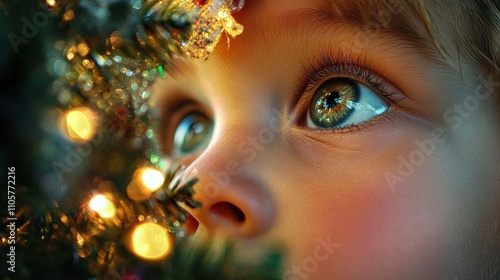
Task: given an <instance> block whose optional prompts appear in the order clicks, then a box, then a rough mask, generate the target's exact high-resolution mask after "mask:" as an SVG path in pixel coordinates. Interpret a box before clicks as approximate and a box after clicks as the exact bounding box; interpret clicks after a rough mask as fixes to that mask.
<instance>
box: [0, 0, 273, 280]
mask: <svg viewBox="0 0 500 280" xmlns="http://www.w3.org/2000/svg"><path fill="white" fill-rule="evenodd" d="M237 3H238V5H235V4H234V3H232V1H229V2H227V3H226V2H225V1H216V0H215V1H207V2H206V3H205V1H191V0H165V1H161V0H160V1H156V0H101V1H92V0H79V1H77V0H59V1H57V0H46V1H45V2H35V1H24V0H23V1H9V2H1V4H0V7H1V9H2V14H1V16H0V23H1V24H0V35H1V36H0V54H1V56H0V66H1V67H0V77H1V79H2V95H1V102H0V106H1V110H0V112H1V113H0V114H1V115H2V120H3V121H2V123H3V127H4V133H3V134H4V137H2V140H1V141H2V145H1V149H2V151H1V154H2V158H1V161H0V163H1V167H2V170H4V172H5V173H4V174H5V175H4V176H5V181H6V184H7V185H6V187H5V188H4V193H3V194H2V195H1V196H0V197H1V202H2V203H1V205H2V215H1V217H2V222H3V223H4V225H5V226H3V227H2V229H1V230H0V235H1V238H2V248H3V249H2V254H5V255H6V256H7V261H6V262H2V264H1V266H0V268H1V271H2V272H1V273H2V275H4V276H2V279H95V278H97V279H280V278H281V272H280V268H281V256H280V254H279V253H278V252H277V251H274V250H269V251H266V252H263V255H262V257H261V258H259V259H256V260H245V261H243V260H239V259H238V258H237V257H235V254H234V247H233V246H232V244H231V243H230V242H228V243H227V244H226V245H225V246H224V247H223V248H222V249H221V248H218V249H217V250H214V249H213V248H210V247H207V246H205V245H193V243H192V242H191V241H190V240H189V238H187V237H185V236H184V235H185V234H184V230H183V227H182V225H183V223H184V221H185V218H186V212H185V210H184V209H183V208H182V207H180V203H183V204H184V205H187V206H188V207H193V208H196V207H201V205H200V204H199V203H198V202H197V201H196V200H194V199H193V194H194V192H195V191H196V182H197V179H196V178H192V177H187V176H186V175H185V174H184V173H183V170H184V169H183V167H182V166H177V165H175V163H171V162H169V160H168V159H166V158H164V157H163V156H162V154H161V152H160V151H159V149H158V145H157V143H156V131H155V121H156V117H157V113H156V112H155V110H154V108H152V106H151V105H150V103H149V100H150V95H151V92H150V91H149V86H150V85H151V83H152V82H153V81H154V80H155V79H157V78H161V77H162V76H164V75H167V73H168V71H167V69H168V68H169V67H170V66H169V62H170V61H171V60H172V59H175V58H176V57H180V56H188V57H192V58H193V59H205V58H207V57H208V56H209V55H210V53H211V52H212V50H213V49H214V47H215V45H216V44H217V42H218V41H219V39H220V37H221V36H222V35H223V34H228V35H229V36H237V35H238V34H240V33H241V32H242V28H243V27H242V26H241V25H239V24H238V23H236V22H235V20H234V18H233V17H232V16H231V12H232V11H234V10H237V9H238V8H241V5H242V3H243V1H237Z"/></svg>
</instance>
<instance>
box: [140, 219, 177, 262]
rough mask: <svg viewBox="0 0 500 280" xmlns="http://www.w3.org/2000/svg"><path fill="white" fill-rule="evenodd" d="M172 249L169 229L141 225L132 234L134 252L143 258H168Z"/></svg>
mask: <svg viewBox="0 0 500 280" xmlns="http://www.w3.org/2000/svg"><path fill="white" fill-rule="evenodd" d="M171 247H172V242H171V239H170V237H169V235H168V232H167V229H166V228H164V227H162V226H160V225H157V224H155V223H150V222H148V223H144V224H140V225H139V226H137V227H136V228H135V229H134V232H133V233H132V250H133V251H134V253H136V254H137V255H138V256H139V257H141V258H144V259H148V260H157V259H161V258H163V257H165V256H167V254H168V253H169V252H170V250H171Z"/></svg>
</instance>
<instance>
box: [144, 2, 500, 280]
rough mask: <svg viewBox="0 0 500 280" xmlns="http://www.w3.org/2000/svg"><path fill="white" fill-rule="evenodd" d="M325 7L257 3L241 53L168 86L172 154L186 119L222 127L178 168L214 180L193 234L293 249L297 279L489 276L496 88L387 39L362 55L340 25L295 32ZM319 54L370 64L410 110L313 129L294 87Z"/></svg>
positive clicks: (163, 100)
mask: <svg viewBox="0 0 500 280" xmlns="http://www.w3.org/2000/svg"><path fill="white" fill-rule="evenodd" d="M323 2H324V1H310V0H296V1H285V0H262V1H247V3H246V4H245V7H244V8H243V10H242V11H241V12H239V13H237V14H235V18H236V19H237V21H238V22H239V23H241V24H243V26H244V27H245V30H244V32H243V34H242V35H240V36H238V37H237V38H235V39H232V40H231V44H230V47H229V48H228V47H227V46H226V45H225V42H224V40H225V39H224V38H223V39H222V40H221V43H220V44H219V45H218V46H217V48H216V49H215V51H214V53H213V54H212V55H211V56H210V58H209V59H208V60H206V61H199V60H184V61H179V62H177V65H176V66H177V68H176V70H174V72H172V75H171V76H170V77H167V78H165V79H162V80H161V81H159V82H157V83H156V84H155V85H154V87H153V91H155V92H157V101H156V102H157V104H159V105H158V106H159V107H160V108H161V109H162V111H163V112H162V118H163V124H164V127H163V128H164V131H163V134H162V143H163V144H164V146H165V151H166V153H169V151H170V150H171V149H172V144H171V142H172V138H173V132H174V131H175V129H176V126H177V125H178V122H179V121H180V119H181V118H182V117H183V116H184V115H185V114H187V113H189V112H191V111H201V112H203V113H204V114H206V115H207V116H209V117H210V118H212V119H213V120H214V130H213V133H212V136H211V138H210V140H209V143H208V144H206V145H205V146H203V147H202V148H200V149H199V150H197V151H195V152H192V153H188V154H183V155H176V154H172V155H171V156H173V157H175V158H176V159H177V160H178V161H179V162H181V163H184V164H186V165H187V166H188V167H187V171H188V173H190V174H191V175H196V176H198V177H199V179H200V181H199V183H198V184H197V186H196V191H197V193H196V196H195V197H196V198H197V199H198V200H199V201H200V202H201V203H202V204H203V207H202V208H201V209H197V210H192V209H187V210H188V211H189V212H190V213H191V214H192V216H193V217H194V218H190V220H189V222H188V230H191V231H194V232H195V233H194V236H195V238H199V239H209V240H212V239H222V238H224V237H228V236H229V237H230V238H234V239H237V240H238V241H239V245H240V246H241V247H242V248H241V249H242V252H245V253H244V254H251V253H252V250H253V249H256V248H257V249H262V248H266V247H265V246H268V245H276V244H279V245H281V246H282V247H283V248H285V249H286V256H287V258H286V267H285V275H284V279H290V280H291V279H455V277H458V279H468V278H469V277H472V278H475V277H478V275H479V273H482V272H481V269H480V267H481V265H480V264H484V263H487V261H488V259H490V258H492V257H493V256H494V255H495V253H491V254H490V253H488V251H491V248H490V247H491V245H484V244H491V242H493V241H494V239H492V237H491V233H492V229H493V228H494V225H495V223H496V222H497V221H498V220H499V219H498V217H499V215H498V213H499V211H498V210H499V209H498V207H497V206H495V205H500V204H499V188H498V187H499V186H498V183H497V182H498V181H500V180H499V179H500V176H499V174H498V166H499V164H500V163H499V158H500V156H499V154H500V151H499V148H498V142H499V140H500V132H499V131H498V128H496V127H495V126H494V125H491V124H496V123H498V116H497V115H496V112H495V111H494V110H493V109H492V108H491V104H492V102H493V101H492V96H493V94H494V93H492V92H490V93H489V94H487V93H484V91H479V92H480V93H482V94H483V95H482V96H483V97H484V98H482V99H483V100H479V99H477V98H476V99H477V100H479V101H478V104H479V105H478V106H472V105H471V104H473V103H467V102H471V100H469V101H467V102H466V101H465V100H467V97H468V96H470V95H471V94H472V95H474V94H475V93H476V92H478V81H480V80H478V77H482V79H483V80H487V78H488V75H487V74H486V73H481V72H479V71H478V70H477V69H476V67H474V66H471V65H466V64H463V65H462V68H461V70H460V71H461V72H460V71H457V70H453V69H454V68H453V67H448V66H446V65H443V64H441V63H437V62H436V61H435V60H432V59H430V58H429V56H427V55H425V54H423V53H422V52H421V51H416V50H412V49H411V48H409V47H408V46H407V45H405V44H404V42H405V41H404V40H401V38H398V39H396V38H390V37H387V36H382V35H380V34H378V33H374V35H373V36H370V41H369V44H364V45H363V46H360V47H359V48H352V46H355V45H356V42H354V41H353V40H354V39H353V38H354V34H359V31H360V30H359V29H357V28H356V27H354V26H351V25H349V24H342V23H340V22H338V21H335V19H334V18H333V17H332V18H331V22H332V23H331V24H330V25H328V26H322V27H321V28H317V26H318V25H314V24H315V23H317V21H316V20H315V19H314V18H313V19H312V20H310V21H305V20H302V21H284V20H281V19H282V17H283V16H284V15H286V14H288V13H290V12H291V11H292V10H297V9H303V8H311V7H315V8H319V9H324V4H323ZM312 26H314V27H315V28H311V27H312ZM429 51H434V52H435V51H436V50H429ZM319 53H325V54H327V55H329V56H332V57H336V56H341V57H349V58H351V59H350V61H358V60H359V61H362V63H365V62H366V63H365V64H367V65H363V66H364V67H366V68H369V69H370V71H372V72H373V73H375V74H376V75H377V76H378V77H380V79H381V80H383V81H384V82H385V83H387V84H388V91H390V92H392V93H393V95H392V97H393V98H394V97H396V98H395V99H398V100H400V101H399V102H397V104H396V103H395V102H392V101H391V100H388V99H385V100H386V102H387V103H388V104H389V105H390V106H391V109H390V110H389V111H388V112H386V113H384V114H383V115H381V116H377V117H375V118H373V119H372V120H369V122H368V123H365V124H362V125H360V126H359V127H357V128H354V129H333V130H332V129H328V130H321V129H314V128H308V127H305V126H304V122H303V121H301V120H302V119H303V117H304V116H305V115H306V112H307V110H308V108H309V106H310V100H311V97H309V98H307V97H300V96H305V95H306V94H307V93H301V92H298V91H297V90H296V88H297V86H296V85H297V84H299V82H300V81H301V80H303V79H304V78H303V76H304V69H305V68H307V67H308V65H309V64H310V63H312V62H313V61H315V59H316V57H317V56H318V54H319ZM348 60H349V59H348ZM344 76H347V77H350V76H349V75H344ZM334 77H337V76H336V75H331V76H327V77H325V78H323V79H322V80H321V81H319V82H318V86H319V85H320V84H321V83H322V82H325V81H327V80H329V79H331V78H334ZM361 82H362V81H361ZM487 85H488V86H489V89H491V87H492V86H496V85H495V84H493V85H491V84H489V83H488V84H487ZM481 88H482V89H483V88H488V87H487V86H484V87H481ZM315 89H317V86H316V87H315V88H313V89H311V90H310V91H309V95H307V96H312V95H311V94H313V93H314V91H315ZM496 90H497V91H498V87H497V88H496ZM373 93H374V94H381V93H379V92H377V91H376V90H374V91H373ZM380 96H382V98H385V97H383V95H380ZM297 99H298V100H299V101H298V102H296V100H297ZM182 101H189V102H188V103H186V102H182ZM165 104H175V105H172V106H170V107H169V106H167V105H165ZM474 104H475V103H474ZM418 143H420V144H418ZM422 143H424V144H422ZM419 145H420V146H419ZM422 145H424V146H425V145H430V146H426V147H427V150H425V148H421V147H422ZM411 157H413V160H412V159H411ZM408 165H411V166H410V167H408ZM495 166H496V168H495ZM228 205H232V206H230V207H229V206H228ZM241 214H243V215H244V218H242V217H241ZM496 234H498V232H497V233H496ZM488 241H491V242H488ZM324 244H329V246H326V247H325V245H324ZM326 248H328V249H326ZM496 265H497V266H498V264H496ZM472 278H470V279H472Z"/></svg>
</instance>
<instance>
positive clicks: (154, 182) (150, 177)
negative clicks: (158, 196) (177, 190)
mask: <svg viewBox="0 0 500 280" xmlns="http://www.w3.org/2000/svg"><path fill="white" fill-rule="evenodd" d="M141 180H142V182H143V183H144V187H145V188H147V189H149V190H151V191H156V190H158V189H159V188H160V187H161V186H162V185H163V182H165V176H163V173H161V172H160V171H159V170H157V169H153V168H149V167H143V168H142V170H141Z"/></svg>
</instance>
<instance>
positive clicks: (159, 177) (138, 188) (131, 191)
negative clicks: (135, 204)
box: [127, 167, 165, 201]
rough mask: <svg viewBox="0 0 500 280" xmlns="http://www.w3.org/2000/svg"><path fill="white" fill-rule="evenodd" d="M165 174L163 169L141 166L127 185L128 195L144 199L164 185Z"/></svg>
mask: <svg viewBox="0 0 500 280" xmlns="http://www.w3.org/2000/svg"><path fill="white" fill-rule="evenodd" d="M164 182H165V176H164V175H163V173H161V171H159V170H157V169H154V168H151V167H141V168H139V169H137V170H136V171H135V173H134V175H133V176H132V181H131V182H130V184H129V185H128V187H127V195H128V196H129V197H130V198H131V199H133V200H135V201H144V200H146V199H148V198H149V197H150V196H151V194H152V193H153V192H155V191H157V190H158V189H160V188H161V186H163V183H164Z"/></svg>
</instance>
